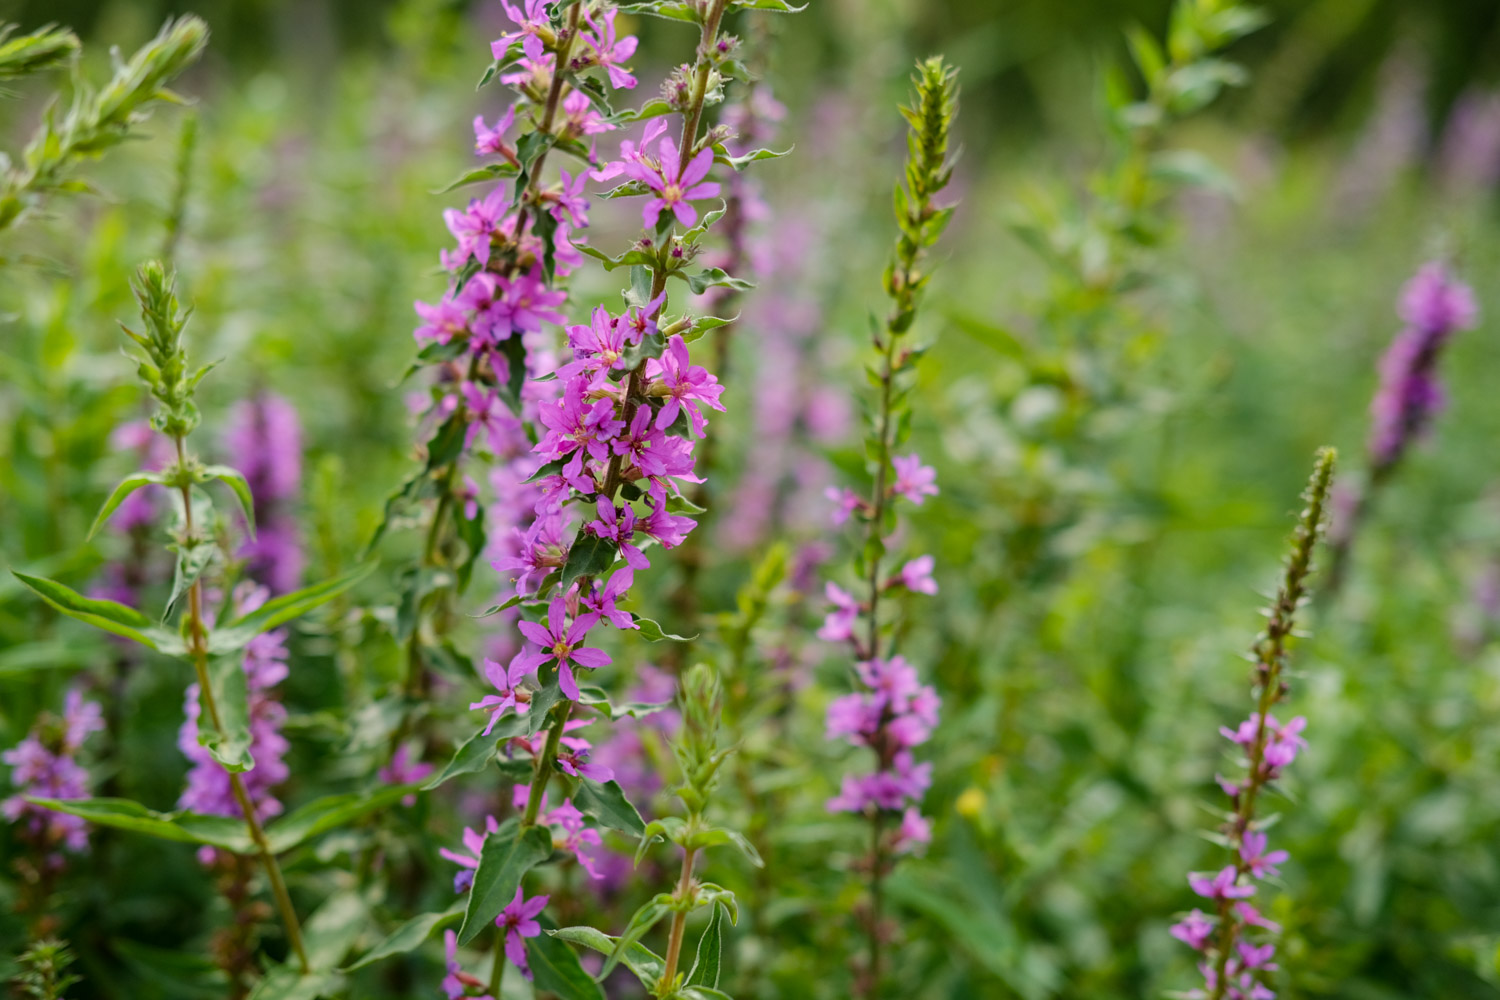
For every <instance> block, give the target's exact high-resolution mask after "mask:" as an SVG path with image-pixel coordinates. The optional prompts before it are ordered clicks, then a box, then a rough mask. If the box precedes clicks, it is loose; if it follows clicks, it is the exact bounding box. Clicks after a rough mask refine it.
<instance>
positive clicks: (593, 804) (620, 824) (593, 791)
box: [573, 779, 646, 837]
mask: <svg viewBox="0 0 1500 1000" xmlns="http://www.w3.org/2000/svg"><path fill="white" fill-rule="evenodd" d="M573 804H574V805H575V806H577V807H578V808H579V809H581V810H583V812H584V814H585V815H588V816H592V817H593V818H594V819H596V820H598V821H599V822H600V823H601V824H603V825H604V826H607V827H609V828H610V829H611V830H619V831H620V832H621V833H628V834H630V835H631V836H634V837H639V836H640V835H641V834H643V833H645V832H646V821H645V820H643V819H641V814H640V811H639V810H637V809H636V807H635V806H633V805H631V803H630V800H629V799H628V798H626V797H625V790H624V789H623V788H621V787H620V783H619V782H618V781H606V782H605V783H604V784H602V785H596V784H595V783H594V782H592V781H589V780H586V779H585V780H583V781H580V782H579V783H578V790H577V791H576V792H574V793H573Z"/></svg>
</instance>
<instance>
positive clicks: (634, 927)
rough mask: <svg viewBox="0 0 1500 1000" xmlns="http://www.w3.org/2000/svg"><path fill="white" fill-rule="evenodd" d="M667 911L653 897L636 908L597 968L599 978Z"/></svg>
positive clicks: (663, 905) (608, 971)
mask: <svg viewBox="0 0 1500 1000" xmlns="http://www.w3.org/2000/svg"><path fill="white" fill-rule="evenodd" d="M667 912H668V909H667V906H666V905H665V904H663V903H661V902H659V901H658V900H655V899H653V900H651V901H649V902H648V903H646V904H645V905H644V906H642V907H641V908H640V909H639V910H636V911H635V914H634V915H633V916H632V917H631V918H630V923H629V924H627V925H626V927H625V933H624V934H621V935H620V936H619V937H618V938H616V939H615V946H614V949H613V950H611V951H610V953H609V956H608V957H607V958H605V960H604V968H602V969H600V970H599V978H600V979H604V978H606V977H607V976H608V975H609V974H610V972H612V971H613V970H614V967H615V966H616V965H619V964H620V961H621V960H622V959H623V958H624V957H625V952H626V951H627V950H628V949H629V948H630V946H631V945H633V944H635V943H636V942H637V941H639V940H640V939H641V938H643V937H645V936H646V932H647V931H649V930H650V929H651V928H653V927H655V926H656V924H657V922H658V921H660V920H661V918H662V917H665V916H666V915H667Z"/></svg>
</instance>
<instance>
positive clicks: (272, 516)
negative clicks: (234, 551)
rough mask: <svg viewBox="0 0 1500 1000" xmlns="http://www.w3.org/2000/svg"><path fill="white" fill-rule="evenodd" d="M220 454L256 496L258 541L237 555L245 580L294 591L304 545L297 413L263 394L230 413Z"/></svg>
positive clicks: (246, 544) (284, 402)
mask: <svg viewBox="0 0 1500 1000" xmlns="http://www.w3.org/2000/svg"><path fill="white" fill-rule="evenodd" d="M224 450H225V451H226V452H228V453H229V455H230V456H231V458H232V460H233V463H234V465H235V467H236V468H238V469H239V470H240V472H241V473H242V474H243V475H244V477H245V481H246V482H247V483H248V484H249V486H250V493H251V495H252V497H254V511H255V522H256V527H257V529H258V530H257V532H256V537H255V538H253V539H252V538H247V539H246V540H245V542H244V543H243V544H242V545H241V546H240V549H239V555H240V557H241V558H243V559H245V560H246V562H247V563H248V567H247V568H248V572H249V575H250V576H251V577H253V578H255V579H256V580H258V581H260V582H261V583H263V584H265V585H266V586H267V587H269V588H270V590H271V592H272V593H278V594H280V593H288V592H290V591H293V590H296V589H297V587H298V585H299V584H300V583H301V581H302V565H303V556H302V545H301V541H300V532H299V531H298V527H297V520H296V515H295V511H294V507H295V505H296V501H297V493H298V490H299V488H300V486H301V482H302V425H301V422H300V421H299V420H298V418H297V408H296V407H295V406H293V405H292V404H291V402H290V401H288V400H286V399H284V398H283V397H281V396H278V395H276V394H275V393H270V392H261V393H257V394H256V395H255V396H254V397H252V398H250V399H247V400H242V401H241V402H239V403H237V404H236V405H235V407H234V409H233V410H232V411H231V412H230V418H229V424H228V429H227V430H226V431H225V434H224Z"/></svg>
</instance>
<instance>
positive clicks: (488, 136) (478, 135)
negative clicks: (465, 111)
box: [474, 106, 516, 163]
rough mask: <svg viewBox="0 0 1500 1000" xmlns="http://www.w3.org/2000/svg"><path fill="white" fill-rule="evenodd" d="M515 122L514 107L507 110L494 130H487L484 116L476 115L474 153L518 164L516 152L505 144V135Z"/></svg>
mask: <svg viewBox="0 0 1500 1000" xmlns="http://www.w3.org/2000/svg"><path fill="white" fill-rule="evenodd" d="M515 121H516V109H515V107H514V106H511V107H509V108H506V109H505V114H503V115H501V116H500V120H499V121H497V122H496V123H495V127H494V128H487V127H486V126H485V124H484V116H483V115H476V116H475V118H474V152H475V153H478V154H479V155H481V156H483V155H485V154H487V153H488V154H492V155H498V156H503V157H505V159H507V160H509V161H511V162H512V163H514V162H516V153H515V150H513V149H511V148H510V146H509V145H507V144H506V142H505V133H506V132H507V131H509V130H510V127H511V126H512V125H514V124H515Z"/></svg>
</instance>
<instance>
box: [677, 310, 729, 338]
mask: <svg viewBox="0 0 1500 1000" xmlns="http://www.w3.org/2000/svg"><path fill="white" fill-rule="evenodd" d="M739 319H740V315H739V313H735V314H734V315H733V316H728V317H724V316H695V317H693V321H692V325H691V326H689V327H688V328H687V330H686V331H685V332H684V333H682V334H681V335H680V336H681V337H682V342H683V343H684V344H691V343H692V342H693V341H695V340H699V339H701V338H702V337H703V335H704V334H706V333H707V332H708V331H710V330H717V329H718V328H719V327H721V326H732V325H734V324H735V323H737V322H739Z"/></svg>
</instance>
